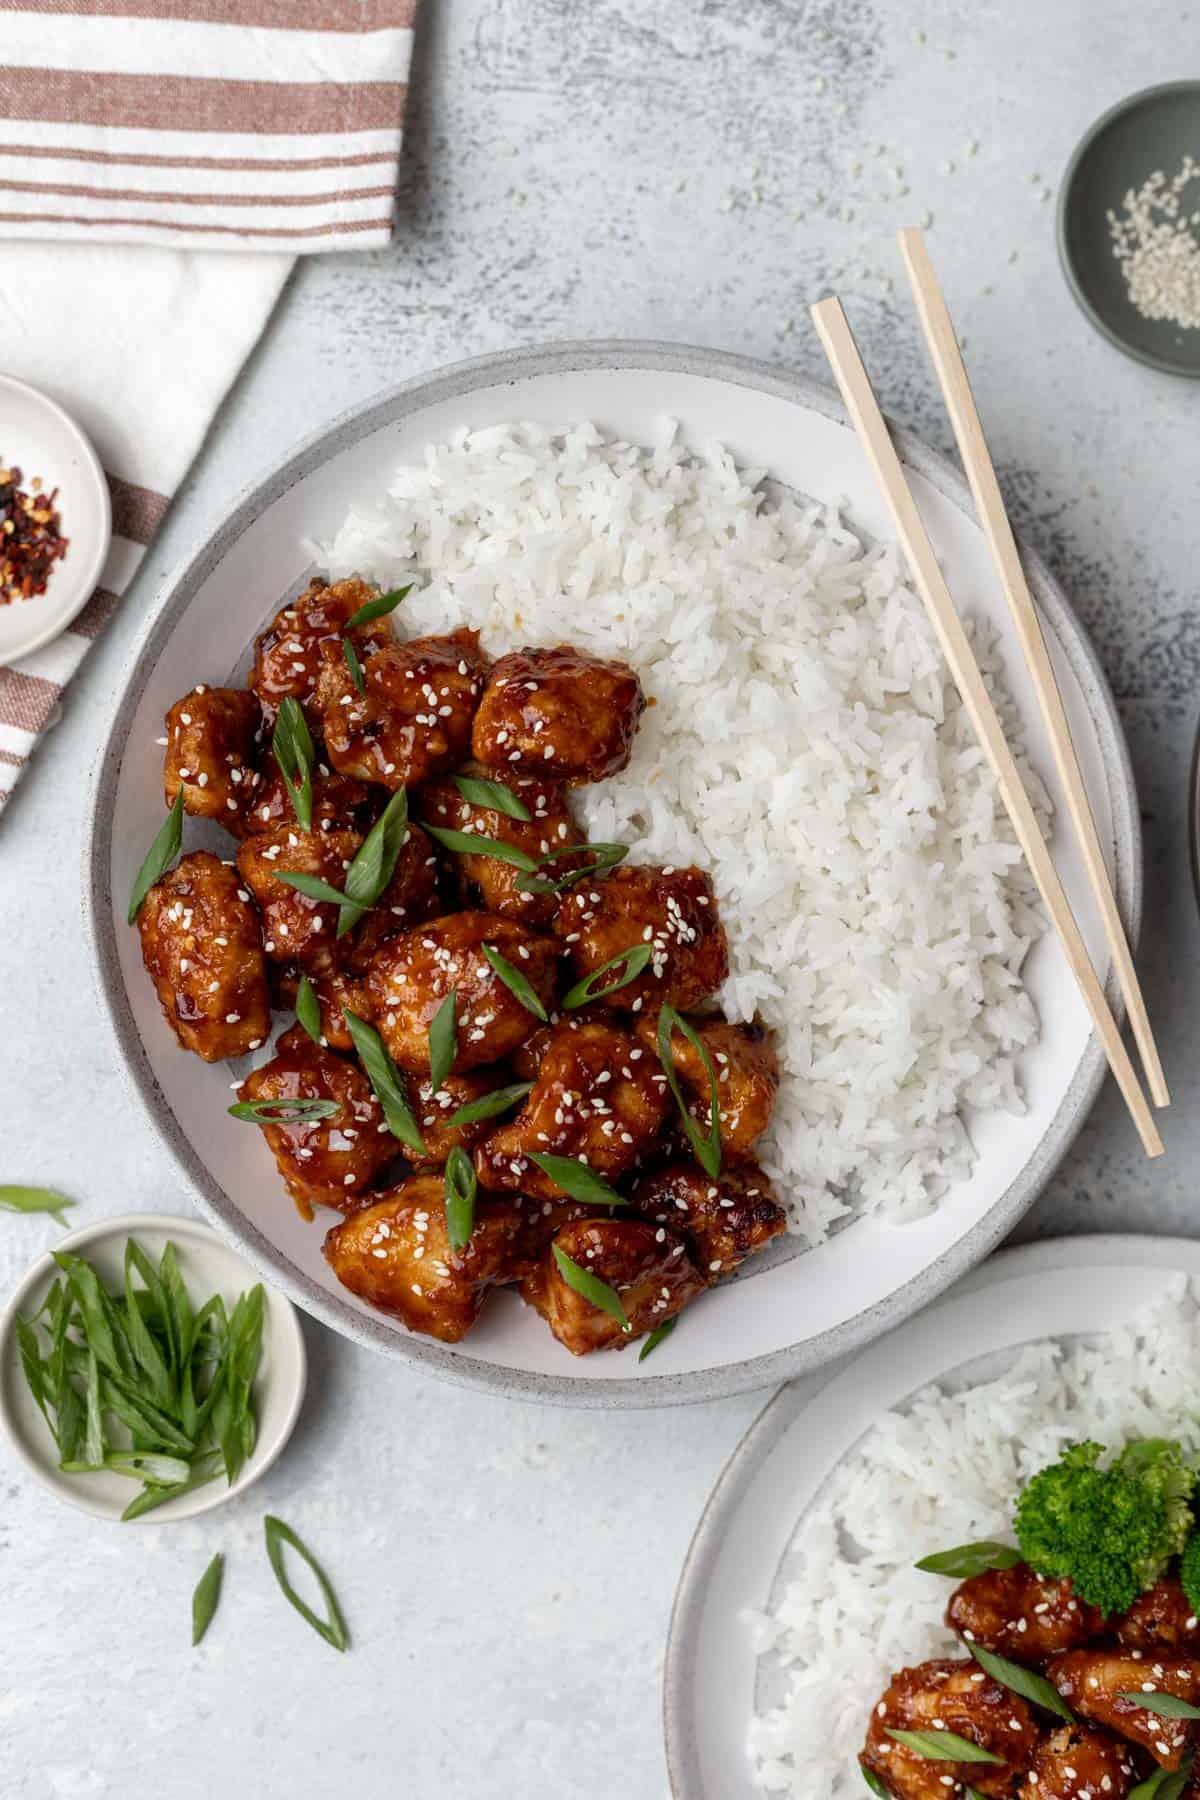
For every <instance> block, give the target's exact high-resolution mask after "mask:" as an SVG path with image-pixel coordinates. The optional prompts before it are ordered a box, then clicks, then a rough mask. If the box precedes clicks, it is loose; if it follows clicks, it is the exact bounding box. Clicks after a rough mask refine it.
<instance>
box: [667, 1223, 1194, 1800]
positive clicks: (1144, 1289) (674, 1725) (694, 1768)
mask: <svg viewBox="0 0 1200 1800" xmlns="http://www.w3.org/2000/svg"><path fill="white" fill-rule="evenodd" d="M1181 1270H1182V1271H1183V1272H1184V1273H1186V1274H1189V1275H1200V1244H1195V1243H1190V1242H1188V1241H1187V1240H1186V1239H1183V1238H1149V1237H1082V1238H1055V1239H1051V1240H1049V1241H1048V1242H1046V1243H1041V1244H1027V1245H1023V1246H1022V1247H1021V1248H1019V1249H1016V1250H1005V1251H1002V1252H1001V1254H1000V1255H999V1256H994V1257H992V1258H991V1260H990V1261H989V1262H987V1263H985V1264H984V1266H983V1267H982V1268H981V1269H978V1270H976V1271H975V1272H974V1273H973V1274H971V1275H968V1276H967V1277H966V1279H965V1280H964V1281H961V1282H960V1283H959V1284H958V1286H957V1287H956V1288H955V1289H954V1291H953V1293H952V1294H950V1295H949V1296H947V1298H946V1299H944V1300H940V1301H939V1302H938V1303H937V1305H936V1306H932V1307H930V1308H929V1310H928V1311H927V1312H925V1313H923V1314H922V1315H921V1317H920V1318H919V1319H914V1320H912V1321H911V1322H910V1323H909V1324H907V1325H904V1326H902V1327H901V1328H900V1330H899V1331H894V1332H892V1333H891V1334H890V1335H889V1336H887V1337H885V1338H881V1339H880V1340H879V1342H878V1343H876V1344H873V1345H872V1346H871V1348H870V1349H869V1350H867V1351H865V1352H864V1353H863V1354H862V1355H860V1356H856V1357H854V1358H851V1359H849V1360H848V1361H846V1362H844V1363H841V1364H840V1365H839V1366H838V1369H837V1370H836V1371H835V1372H834V1373H833V1374H832V1375H830V1374H828V1373H826V1374H824V1375H822V1376H818V1377H810V1378H809V1379H807V1380H805V1381H796V1382H792V1383H790V1384H789V1385H788V1386H787V1387H785V1388H783V1389H782V1390H781V1392H779V1393H778V1394H776V1396H775V1398H774V1399H773V1400H772V1401H771V1402H770V1404H769V1405H768V1406H767V1407H766V1408H765V1409H764V1410H763V1412H761V1413H760V1414H759V1416H758V1418H757V1419H756V1420H755V1422H754V1424H753V1425H752V1426H751V1427H750V1430H749V1431H748V1432H747V1434H746V1436H745V1437H744V1438H743V1439H742V1441H741V1443H740V1444H739V1445H738V1448H737V1449H736V1450H735V1451H734V1453H733V1455H732V1456H731V1457H730V1459H729V1462H728V1463H727V1464H726V1466H725V1468H724V1470H723V1472H722V1474H721V1478H720V1480H719V1481H718V1483H717V1485H716V1487H715V1488H714V1489H713V1492H712V1496H711V1498H710V1500H709V1502H708V1505H707V1507H706V1508H705V1511H704V1515H703V1517H702V1518H701V1521H700V1524H699V1526H698V1528H697V1530H696V1535H695V1537H694V1538H693V1539H692V1546H691V1549H690V1550H689V1552H688V1558H687V1561H686V1563H685V1564H684V1569H683V1574H682V1575H681V1577H680V1581H679V1588H678V1591H677V1593H676V1596H675V1609H674V1612H673V1614H672V1617H671V1634H670V1639H669V1642H668V1645H667V1662H666V1672H665V1676H664V1687H663V1693H664V1716H665V1725H666V1735H667V1761H668V1765H669V1768H670V1774H671V1790H672V1793H673V1794H674V1795H675V1800H762V1789H761V1788H758V1787H756V1786H755V1785H754V1783H753V1781H752V1780H751V1772H750V1762H749V1759H748V1757H747V1755H746V1731H747V1727H748V1725H749V1722H750V1718H751V1716H752V1714H753V1712H754V1711H755V1697H756V1694H757V1693H760V1692H765V1688H764V1689H760V1687H759V1683H760V1682H762V1683H766V1682H767V1681H768V1680H769V1676H768V1674H767V1670H766V1667H765V1664H764V1663H763V1662H762V1661H761V1660H760V1659H759V1658H758V1657H756V1655H755V1654H754V1651H753V1649H752V1647H751V1641H750V1632H749V1629H748V1627H747V1625H746V1623H745V1621H744V1619H743V1616H742V1615H743V1612H744V1610H745V1609H746V1608H747V1607H750V1608H755V1609H757V1610H760V1611H765V1610H766V1609H767V1608H768V1607H769V1606H771V1605H772V1604H773V1602H774V1600H775V1599H776V1597H777V1596H778V1595H779V1593H780V1592H781V1589H782V1586H783V1584H784V1583H785V1581H786V1562H787V1558H788V1551H789V1548H790V1546H791V1544H792V1541H793V1539H794V1537H795V1534H796V1531H797V1528H798V1526H799V1524H800V1521H801V1520H802V1518H803V1517H804V1515H805V1513H806V1511H807V1510H808V1508H809V1507H810V1506H811V1505H812V1504H813V1502H814V1501H815V1500H816V1499H817V1497H818V1496H819V1494H820V1493H821V1491H822V1489H823V1488H824V1487H825V1485H826V1484H827V1482H828V1481H829V1480H830V1479H831V1477H832V1476H833V1474H834V1473H835V1471H836V1469H837V1467H838V1465H839V1464H840V1463H841V1462H843V1461H844V1459H845V1458H846V1457H847V1456H848V1455H850V1454H851V1453H852V1452H853V1451H854V1449H855V1448H856V1446H857V1445H858V1443H859V1442H860V1441H861V1439H862V1437H863V1435H864V1434H865V1433H866V1432H867V1431H869V1430H870V1428H871V1426H872V1425H873V1424H874V1423H875V1421H876V1420H877V1419H878V1418H879V1416H880V1414H881V1413H883V1412H886V1411H887V1410H888V1409H889V1408H894V1407H897V1406H903V1405H904V1403H905V1402H906V1401H908V1400H909V1399H911V1397H912V1396H913V1395H914V1394H915V1393H916V1392H917V1391H918V1390H919V1389H920V1388H923V1387H926V1386H928V1384H929V1383H930V1382H934V1381H944V1380H950V1381H953V1380H954V1379H955V1377H956V1376H957V1377H958V1378H960V1379H965V1378H967V1376H968V1365H969V1366H970V1368H969V1374H970V1378H971V1379H977V1380H983V1379H988V1380H994V1379H997V1378H999V1376H1000V1375H1001V1374H1002V1373H1003V1371H1004V1369H1005V1368H1006V1367H1007V1366H1008V1365H1009V1364H1010V1363H1011V1362H1012V1360H1013V1358H1014V1357H1015V1356H1016V1355H1017V1353H1018V1352H1019V1350H1020V1349H1021V1347H1022V1346H1023V1345H1025V1344H1029V1343H1036V1342H1039V1341H1041V1340H1042V1339H1045V1338H1048V1337H1054V1338H1064V1339H1066V1338H1072V1337H1080V1336H1091V1335H1095V1334H1100V1333H1103V1332H1106V1331H1111V1330H1114V1329H1115V1328H1116V1327H1117V1326H1119V1325H1123V1324H1125V1323H1127V1322H1129V1321H1130V1320H1132V1319H1134V1318H1136V1316H1137V1315H1138V1313H1140V1312H1143V1311H1144V1310H1145V1309H1146V1308H1147V1307H1148V1306H1150V1305H1152V1304H1153V1303H1154V1302H1155V1301H1156V1300H1159V1299H1160V1298H1161V1296H1162V1288H1163V1277H1164V1275H1166V1274H1176V1273H1178V1272H1179V1271H1181ZM985 1363H986V1368H982V1367H981V1366H980V1365H983V1364H985Z"/></svg>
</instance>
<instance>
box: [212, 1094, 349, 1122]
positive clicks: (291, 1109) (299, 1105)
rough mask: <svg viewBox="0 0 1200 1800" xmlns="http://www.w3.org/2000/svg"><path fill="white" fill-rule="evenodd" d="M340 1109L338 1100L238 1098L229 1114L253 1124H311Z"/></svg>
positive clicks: (330, 1115)
mask: <svg viewBox="0 0 1200 1800" xmlns="http://www.w3.org/2000/svg"><path fill="white" fill-rule="evenodd" d="M341 1110H342V1103H341V1101H340V1100H315V1099H314V1100H239V1101H238V1103H237V1105H236V1106H231V1107H230V1108H229V1116H230V1118H232V1119H247V1120H249V1121H250V1123H251V1124H253V1125H313V1124H315V1123H316V1121H317V1120H318V1119H332V1118H333V1116H334V1114H335V1113H340V1112H341Z"/></svg>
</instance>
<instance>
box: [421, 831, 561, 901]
mask: <svg viewBox="0 0 1200 1800" xmlns="http://www.w3.org/2000/svg"><path fill="white" fill-rule="evenodd" d="M420 825H421V829H422V830H423V831H427V832H428V833H429V835H430V837H431V838H436V839H437V841H438V843H439V844H441V846H442V848H443V849H444V850H453V851H454V852H455V853H456V855H458V856H491V857H494V858H495V859H496V861H497V862H506V863H511V864H512V865H513V867H514V869H525V870H528V871H530V872H532V871H533V870H534V869H536V868H537V864H536V862H534V860H533V858H532V856H528V855H526V853H525V851H524V850H518V849H517V846H516V845H515V844H506V843H504V842H503V841H502V840H501V839H500V838H490V837H484V835H483V833H482V832H479V831H447V830H446V828H445V827H444V826H442V825H430V824H429V823H428V822H427V821H426V820H424V819H422V820H421V821H420ZM519 885H520V884H519V883H518V886H519Z"/></svg>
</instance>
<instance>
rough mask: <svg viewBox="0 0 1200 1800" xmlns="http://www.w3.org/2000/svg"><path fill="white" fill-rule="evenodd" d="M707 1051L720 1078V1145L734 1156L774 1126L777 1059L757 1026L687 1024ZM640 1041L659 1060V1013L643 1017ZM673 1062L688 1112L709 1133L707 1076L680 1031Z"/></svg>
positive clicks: (707, 1020)
mask: <svg viewBox="0 0 1200 1800" xmlns="http://www.w3.org/2000/svg"><path fill="white" fill-rule="evenodd" d="M688 1023H689V1025H691V1027H692V1029H693V1030H694V1031H695V1033H696V1036H697V1037H698V1038H699V1039H700V1042H701V1043H702V1044H703V1045H704V1048H705V1049H706V1050H707V1051H708V1055H709V1059H710V1060H711V1062H712V1065H713V1073H714V1074H715V1075H716V1078H717V1099H718V1105H719V1108H720V1116H721V1146H722V1148H723V1149H724V1150H727V1151H728V1152H729V1153H730V1154H731V1155H738V1154H740V1153H741V1152H744V1151H746V1150H749V1148H750V1146H751V1145H752V1144H753V1143H754V1142H755V1140H756V1139H757V1138H760V1137H761V1136H762V1134H763V1132H764V1131H765V1130H766V1129H767V1126H768V1125H769V1124H770V1122H771V1113H772V1111H773V1109H774V1106H775V1096H776V1095H777V1094H778V1092H779V1058H778V1057H777V1056H776V1054H775V1047H774V1045H773V1044H772V1042H771V1040H770V1037H769V1036H768V1035H767V1031H766V1027H765V1026H763V1025H759V1024H757V1023H754V1024H749V1025H731V1024H730V1023H729V1021H728V1019H722V1018H705V1017H701V1018H695V1019H689V1020H688ZM635 1030H636V1032H637V1036H638V1038H639V1039H640V1041H641V1042H642V1043H643V1044H645V1045H646V1047H647V1049H648V1050H649V1051H650V1053H651V1055H653V1056H654V1057H655V1058H656V1059H657V1056H658V1013H657V1010H655V1011H653V1012H649V1013H647V1012H643V1013H641V1014H639V1016H638V1019H637V1023H636V1026H635ZM671 1062H672V1064H673V1066H674V1069H675V1073H676V1074H677V1075H678V1077H679V1082H680V1086H681V1087H682V1088H683V1091H684V1094H685V1095H686V1097H687V1100H688V1110H689V1112H690V1113H691V1115H692V1117H693V1118H694V1119H695V1120H696V1122H697V1124H698V1125H700V1126H701V1128H702V1129H704V1130H707V1129H708V1121H709V1106H710V1095H709V1086H708V1073H707V1071H706V1069H705V1067H704V1063H703V1061H702V1060H701V1058H700V1056H699V1055H698V1054H697V1052H696V1051H695V1050H694V1049H693V1048H692V1046H691V1044H690V1043H689V1042H688V1040H687V1038H685V1037H684V1035H683V1033H682V1031H675V1032H672V1034H671Z"/></svg>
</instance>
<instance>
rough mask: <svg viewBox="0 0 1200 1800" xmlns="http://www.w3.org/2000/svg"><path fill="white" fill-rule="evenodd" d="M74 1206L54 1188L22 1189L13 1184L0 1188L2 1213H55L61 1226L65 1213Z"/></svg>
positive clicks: (0, 1209) (72, 1202)
mask: <svg viewBox="0 0 1200 1800" xmlns="http://www.w3.org/2000/svg"><path fill="white" fill-rule="evenodd" d="M74 1204H75V1202H74V1201H73V1200H68V1199H67V1196H66V1195H65V1194H60V1193H58V1192H57V1191H56V1190H55V1189H54V1188H40V1187H21V1186H20V1185H19V1184H18V1185H13V1184H11V1183H9V1184H7V1185H4V1186H0V1211H3V1212H18V1213H53V1214H54V1217H55V1218H56V1219H57V1220H58V1222H59V1224H60V1225H61V1224H63V1223H64V1220H63V1216H62V1215H63V1213H65V1212H66V1211H67V1209H68V1207H72V1206H74Z"/></svg>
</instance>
